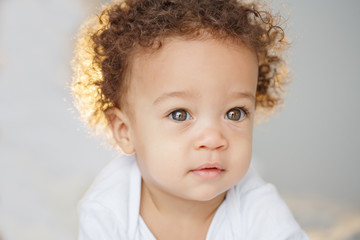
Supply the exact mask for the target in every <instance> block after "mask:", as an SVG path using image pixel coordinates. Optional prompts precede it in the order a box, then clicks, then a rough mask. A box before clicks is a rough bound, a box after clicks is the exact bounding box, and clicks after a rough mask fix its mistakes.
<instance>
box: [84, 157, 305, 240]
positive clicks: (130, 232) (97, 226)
mask: <svg viewBox="0 0 360 240" xmlns="http://www.w3.org/2000/svg"><path fill="white" fill-rule="evenodd" d="M140 194H141V174H140V171H139V168H138V166H137V164H136V160H135V158H134V157H133V156H130V157H129V156H123V157H120V158H118V159H115V160H113V161H112V162H111V163H110V164H108V166H107V167H105V169H104V170H103V171H102V172H101V173H100V175H99V176H98V177H97V179H96V180H95V182H94V184H93V185H92V187H91V188H90V190H89V191H88V193H87V194H86V196H85V197H84V198H83V199H82V200H81V202H80V204H79V218H80V219H79V225H80V229H79V240H120V239H121V240H122V239H126V240H140V239H142V240H155V237H154V236H153V234H152V233H151V231H150V230H149V229H148V227H147V226H146V224H145V222H144V221H143V219H142V218H141V216H140V215H139V208H140ZM217 239H221V240H223V239H230V240H231V239H246V240H272V239H273V240H285V239H286V240H308V237H307V236H306V234H305V233H304V232H303V231H302V230H301V228H300V227H299V225H298V224H297V223H296V221H295V219H294V218H293V216H292V214H291V213H290V211H289V209H288V207H287V206H286V204H285V203H284V202H283V200H282V199H281V198H280V196H279V195H278V193H277V191H276V189H275V188H274V187H273V186H272V185H271V184H266V183H264V181H263V180H262V179H261V178H260V177H259V176H257V175H256V173H255V172H254V171H253V170H251V169H249V171H248V173H247V174H246V175H245V176H244V178H243V179H242V180H241V181H240V182H239V183H238V184H237V185H235V186H234V187H232V188H231V189H230V190H229V191H228V192H227V194H226V198H225V200H224V201H223V203H222V204H221V205H220V206H219V208H218V209H217V211H216V213H215V216H214V218H213V220H212V222H211V224H210V227H209V230H208V233H207V237H206V240H217Z"/></svg>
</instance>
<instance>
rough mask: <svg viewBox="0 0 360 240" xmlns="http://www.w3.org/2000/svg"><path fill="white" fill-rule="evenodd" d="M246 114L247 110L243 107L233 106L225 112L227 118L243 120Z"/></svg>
mask: <svg viewBox="0 0 360 240" xmlns="http://www.w3.org/2000/svg"><path fill="white" fill-rule="evenodd" d="M245 116H246V112H245V110H243V109H242V108H232V109H230V110H229V111H228V112H227V113H226V114H225V119H229V120H231V121H240V120H243V119H244V118H245Z"/></svg>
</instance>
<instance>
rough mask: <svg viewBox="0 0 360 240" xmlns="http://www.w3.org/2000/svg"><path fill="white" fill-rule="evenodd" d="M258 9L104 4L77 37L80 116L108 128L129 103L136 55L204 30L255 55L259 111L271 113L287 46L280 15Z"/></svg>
mask: <svg viewBox="0 0 360 240" xmlns="http://www.w3.org/2000/svg"><path fill="white" fill-rule="evenodd" d="M258 8H259V5H258V4H256V3H244V2H242V1H240V0H124V1H120V2H117V3H112V4H110V5H107V6H105V8H104V10H103V11H102V13H101V14H100V16H97V17H96V18H93V19H92V20H89V21H88V22H87V23H86V24H85V25H84V26H83V28H82V30H81V31H80V34H79V36H78V41H77V46H76V51H75V58H74V61H73V67H74V72H75V74H74V80H73V84H72V91H73V94H74V99H75V105H76V106H77V108H78V109H79V111H80V113H81V116H82V117H83V119H84V120H85V121H87V122H88V123H89V124H90V126H91V127H92V128H93V129H95V130H99V129H101V130H104V129H106V128H107V127H108V126H107V125H108V123H107V119H106V114H105V112H106V111H107V110H108V109H109V108H111V107H118V108H121V107H123V105H124V104H125V102H126V90H127V87H128V84H129V83H128V82H129V80H128V79H127V77H128V72H129V68H130V66H131V61H132V58H133V56H134V54H135V53H137V52H141V51H147V50H151V51H156V50H158V49H160V48H161V47H162V45H163V44H164V42H165V40H166V39H168V38H170V37H183V38H185V39H200V38H201V37H202V36H203V35H204V34H203V33H204V32H206V33H207V34H208V35H210V36H211V37H212V38H214V39H230V40H233V41H235V42H241V43H242V44H245V46H247V47H248V48H249V49H251V50H253V51H254V52H255V53H256V54H257V58H258V64H259V73H258V83H257V91H256V107H257V109H259V108H261V109H264V110H271V111H272V110H273V109H274V107H275V106H277V105H279V103H280V102H281V100H282V93H283V90H282V87H283V85H284V83H285V81H284V80H285V79H286V75H287V65H286V63H285V61H284V59H283V53H284V50H285V47H286V45H287V42H286V39H285V36H284V31H283V28H282V27H280V17H279V16H278V17H274V16H273V15H271V14H270V13H269V12H268V11H262V10H259V9H258ZM267 112H269V111H267Z"/></svg>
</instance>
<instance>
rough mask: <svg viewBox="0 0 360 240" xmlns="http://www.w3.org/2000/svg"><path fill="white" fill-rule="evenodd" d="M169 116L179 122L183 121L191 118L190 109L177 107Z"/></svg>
mask: <svg viewBox="0 0 360 240" xmlns="http://www.w3.org/2000/svg"><path fill="white" fill-rule="evenodd" d="M169 117H170V118H171V119H172V120H175V121H178V122H183V121H186V120H189V119H191V115H190V113H189V112H188V111H186V110H184V109H177V110H175V111H172V112H171V113H170V114H169Z"/></svg>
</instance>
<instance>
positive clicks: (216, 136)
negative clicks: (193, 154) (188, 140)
mask: <svg viewBox="0 0 360 240" xmlns="http://www.w3.org/2000/svg"><path fill="white" fill-rule="evenodd" d="M227 147H228V141H227V140H226V138H225V137H224V135H223V134H222V133H221V131H219V130H218V129H215V128H207V129H204V130H203V131H201V133H200V134H199V136H197V138H196V140H195V141H194V148H195V149H196V150H201V149H207V150H225V149H227Z"/></svg>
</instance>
